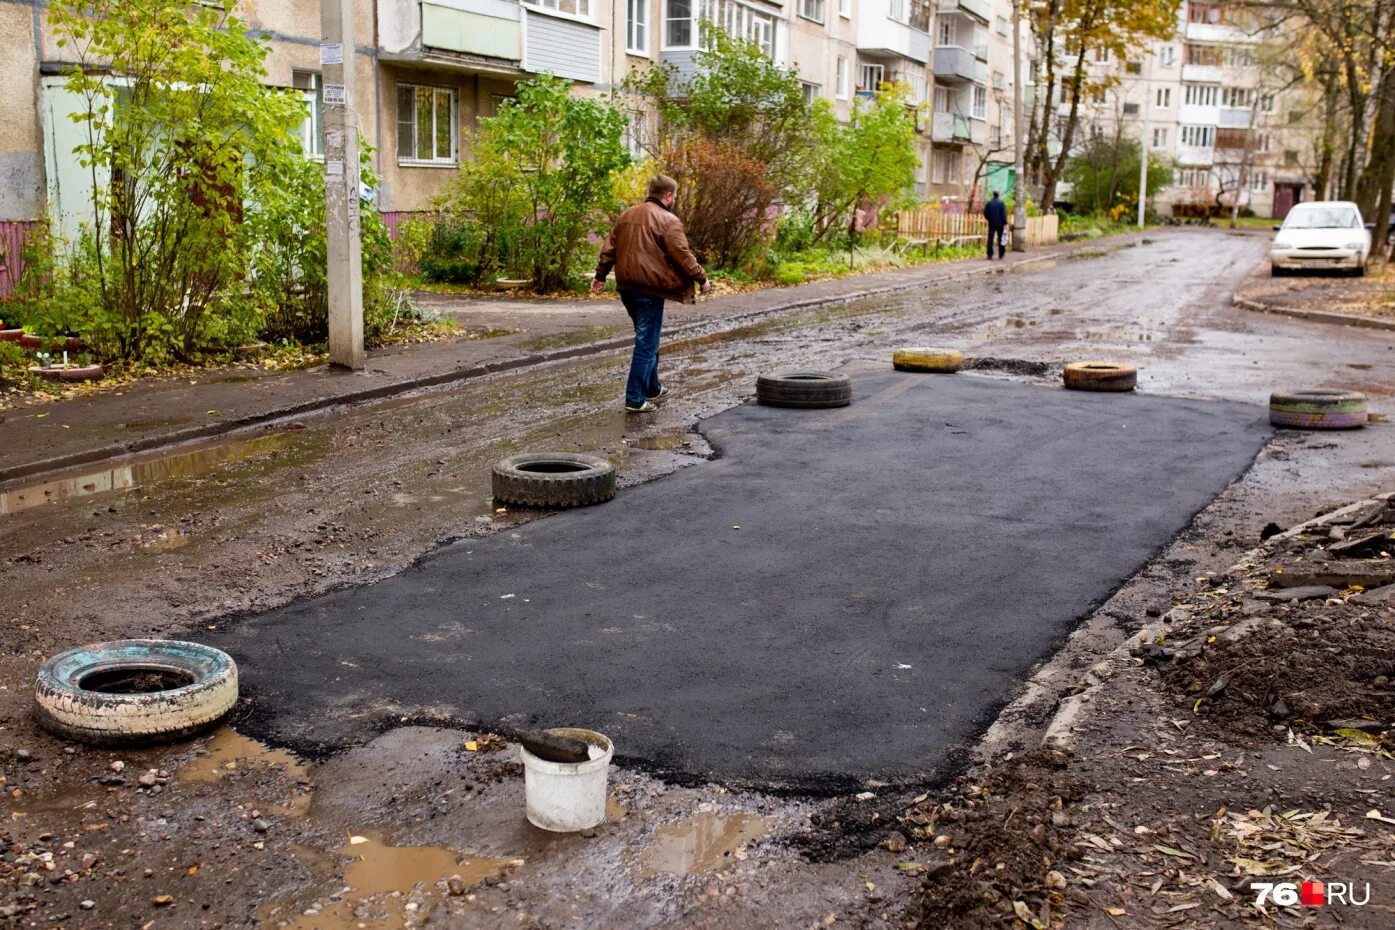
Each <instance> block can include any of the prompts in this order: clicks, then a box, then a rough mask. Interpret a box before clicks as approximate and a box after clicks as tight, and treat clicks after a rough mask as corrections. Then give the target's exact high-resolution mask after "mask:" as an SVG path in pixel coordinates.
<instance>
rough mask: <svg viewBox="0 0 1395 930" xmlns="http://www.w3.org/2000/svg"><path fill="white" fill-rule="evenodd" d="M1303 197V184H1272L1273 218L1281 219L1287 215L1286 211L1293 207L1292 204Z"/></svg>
mask: <svg viewBox="0 0 1395 930" xmlns="http://www.w3.org/2000/svg"><path fill="white" fill-rule="evenodd" d="M1302 198H1303V186H1302V185H1301V184H1275V185H1274V219H1276V220H1282V219H1283V218H1284V217H1286V216H1288V211H1290V210H1292V209H1293V205H1294V204H1296V203H1298V201H1300V200H1301V199H1302Z"/></svg>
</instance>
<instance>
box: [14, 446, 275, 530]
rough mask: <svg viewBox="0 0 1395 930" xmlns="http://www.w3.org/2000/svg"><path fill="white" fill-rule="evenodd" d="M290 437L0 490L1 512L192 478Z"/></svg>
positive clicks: (211, 448)
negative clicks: (176, 479) (159, 482)
mask: <svg viewBox="0 0 1395 930" xmlns="http://www.w3.org/2000/svg"><path fill="white" fill-rule="evenodd" d="M289 438H290V437H289V436H288V435H286V434H284V433H273V434H271V435H268V436H256V437H253V438H251V439H242V440H238V441H235V442H227V443H222V444H221V445H216V446H209V447H205V448H202V449H196V450H193V451H190V452H184V453H180V454H178V455H168V456H163V457H161V458H155V459H148V460H145V461H134V462H128V463H126V464H124V465H118V466H115V467H111V468H107V469H104V470H102V471H95V472H89V473H87V474H84V475H78V476H76V477H72V478H57V479H54V480H51V481H45V482H43V483H42V484H34V485H30V486H28V487H24V488H17V489H15V490H13V491H4V492H0V514H9V513H20V512H21V511H24V510H28V509H30V508H31V507H39V506H42V505H44V504H57V503H60V502H62V501H65V500H73V499H75V498H80V497H90V496H92V495H94V494H105V493H107V492H110V491H124V490H128V489H130V488H134V487H138V486H139V485H142V484H146V483H148V482H151V481H159V480H161V479H165V478H194V477H197V476H199V475H206V474H208V473H209V472H211V471H213V470H214V469H216V468H218V467H219V466H221V465H227V464H229V463H231V462H241V461H245V460H247V459H250V458H254V457H256V456H258V455H263V454H265V453H267V452H274V451H276V450H278V449H280V448H281V447H282V446H284V445H285V444H286V443H287V441H288V440H289Z"/></svg>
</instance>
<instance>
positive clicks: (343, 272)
mask: <svg viewBox="0 0 1395 930" xmlns="http://www.w3.org/2000/svg"><path fill="white" fill-rule="evenodd" d="M355 5H356V3H355V0H320V31H321V33H322V34H323V38H322V39H321V44H320V67H321V69H322V72H323V94H324V113H325V222H326V224H327V225H328V227H329V236H328V240H327V242H326V249H325V251H326V254H327V256H328V258H329V267H328V275H327V280H328V283H329V361H330V364H331V365H339V366H341V367H344V368H349V369H359V368H362V367H363V249H362V243H361V242H360V239H359V215H358V196H359V163H358V117H357V115H356V114H355V94H354V45H355V43H354V36H355V29H354V7H355Z"/></svg>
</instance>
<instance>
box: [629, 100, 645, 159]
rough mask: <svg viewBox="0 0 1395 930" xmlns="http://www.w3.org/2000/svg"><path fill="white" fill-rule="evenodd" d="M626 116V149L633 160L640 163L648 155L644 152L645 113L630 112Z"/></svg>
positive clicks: (641, 111) (640, 111)
mask: <svg viewBox="0 0 1395 930" xmlns="http://www.w3.org/2000/svg"><path fill="white" fill-rule="evenodd" d="M625 115H626V116H627V117H628V119H627V120H626V122H625V148H626V149H628V150H629V153H630V157H631V158H633V159H635V160H636V161H639V160H641V159H643V158H644V157H645V155H646V152H645V150H644V122H645V117H644V111H643V110H630V111H629V112H628V113H626V114H625Z"/></svg>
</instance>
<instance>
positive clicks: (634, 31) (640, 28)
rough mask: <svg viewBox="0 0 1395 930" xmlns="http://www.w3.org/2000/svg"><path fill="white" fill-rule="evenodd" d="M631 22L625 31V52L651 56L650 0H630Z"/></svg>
mask: <svg viewBox="0 0 1395 930" xmlns="http://www.w3.org/2000/svg"><path fill="white" fill-rule="evenodd" d="M628 6H629V22H628V26H627V28H626V31H625V50H626V51H629V52H633V53H634V54H636V55H648V54H649V0H628Z"/></svg>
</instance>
